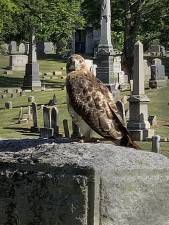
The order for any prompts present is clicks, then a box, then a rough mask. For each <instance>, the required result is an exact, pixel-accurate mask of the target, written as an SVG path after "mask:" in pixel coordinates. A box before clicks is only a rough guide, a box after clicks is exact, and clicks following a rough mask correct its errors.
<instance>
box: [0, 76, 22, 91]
mask: <svg viewBox="0 0 169 225" xmlns="http://www.w3.org/2000/svg"><path fill="white" fill-rule="evenodd" d="M22 85H23V78H18V77H5V76H0V87H3V88H4V87H22Z"/></svg>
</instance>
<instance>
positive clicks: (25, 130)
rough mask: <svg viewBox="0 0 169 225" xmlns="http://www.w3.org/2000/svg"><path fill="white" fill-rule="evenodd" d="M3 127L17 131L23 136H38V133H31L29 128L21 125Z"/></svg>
mask: <svg viewBox="0 0 169 225" xmlns="http://www.w3.org/2000/svg"><path fill="white" fill-rule="evenodd" d="M3 129H7V130H15V131H16V132H18V133H21V134H22V135H25V136H32V137H33V136H35V137H37V136H39V134H38V133H32V132H31V129H30V128H23V127H3Z"/></svg>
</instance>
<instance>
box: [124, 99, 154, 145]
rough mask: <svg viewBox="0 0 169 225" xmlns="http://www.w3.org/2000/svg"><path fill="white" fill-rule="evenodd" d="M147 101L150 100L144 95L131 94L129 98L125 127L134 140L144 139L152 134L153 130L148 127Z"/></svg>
mask: <svg viewBox="0 0 169 225" xmlns="http://www.w3.org/2000/svg"><path fill="white" fill-rule="evenodd" d="M149 102H150V100H149V98H148V97H147V96H146V95H142V96H139V95H132V96H131V97H130V98H129V110H130V118H129V121H128V124H127V128H128V129H129V131H130V134H131V137H132V139H133V140H135V141H141V140H146V138H149V137H152V136H153V135H154V130H153V129H150V123H149V121H148V103H149Z"/></svg>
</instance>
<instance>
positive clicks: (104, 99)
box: [66, 70, 128, 140]
mask: <svg viewBox="0 0 169 225" xmlns="http://www.w3.org/2000/svg"><path fill="white" fill-rule="evenodd" d="M66 87H67V93H68V96H69V101H70V104H71V107H72V108H73V109H74V110H75V111H76V113H77V114H78V115H80V116H81V117H82V118H83V119H84V121H85V122H86V123H87V124H88V125H89V126H90V127H91V128H92V129H93V130H94V131H95V132H97V133H98V134H100V135H101V136H103V137H105V138H108V139H115V140H118V139H121V138H122V137H123V135H124V134H125V133H126V132H127V133H128V131H127V129H126V127H125V124H124V122H123V120H122V118H121V116H120V113H119V112H118V110H117V107H116V104H115V102H114V100H113V96H112V94H111V93H110V92H109V90H108V88H107V87H105V86H104V84H102V83H101V82H100V81H99V80H97V79H96V78H95V77H94V76H93V75H92V74H91V73H90V72H89V71H85V70H80V71H74V72H71V73H69V74H68V76H67V79H66Z"/></svg>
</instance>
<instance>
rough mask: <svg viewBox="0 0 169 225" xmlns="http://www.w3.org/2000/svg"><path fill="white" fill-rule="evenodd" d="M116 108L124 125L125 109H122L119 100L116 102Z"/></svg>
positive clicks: (122, 106)
mask: <svg viewBox="0 0 169 225" xmlns="http://www.w3.org/2000/svg"><path fill="white" fill-rule="evenodd" d="M116 106H117V109H118V111H119V113H120V115H121V118H122V119H123V121H124V123H125V124H126V115H125V108H124V103H123V102H122V101H120V100H118V101H117V102H116Z"/></svg>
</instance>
